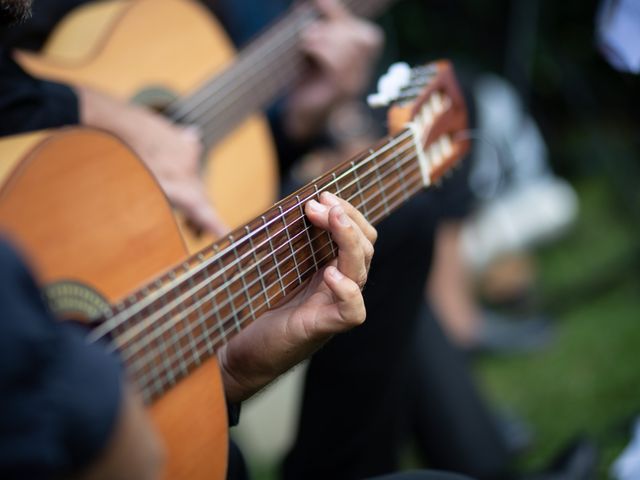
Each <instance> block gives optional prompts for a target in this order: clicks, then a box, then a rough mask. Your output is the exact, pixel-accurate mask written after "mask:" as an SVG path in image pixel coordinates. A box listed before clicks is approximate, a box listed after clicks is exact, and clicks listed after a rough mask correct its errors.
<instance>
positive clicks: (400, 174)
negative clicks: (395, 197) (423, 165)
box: [393, 147, 409, 201]
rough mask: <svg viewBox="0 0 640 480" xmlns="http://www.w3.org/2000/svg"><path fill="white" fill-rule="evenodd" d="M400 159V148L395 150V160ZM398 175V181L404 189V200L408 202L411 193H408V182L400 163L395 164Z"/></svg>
mask: <svg viewBox="0 0 640 480" xmlns="http://www.w3.org/2000/svg"><path fill="white" fill-rule="evenodd" d="M399 157H400V155H398V147H396V148H394V149H393V158H394V160H397V159H398V158H399ZM393 163H394V164H395V165H394V168H395V170H396V173H397V174H398V181H399V182H400V188H401V189H402V199H403V201H407V200H408V199H409V192H407V188H406V186H407V182H406V180H405V177H404V172H403V171H402V167H401V166H400V162H393Z"/></svg>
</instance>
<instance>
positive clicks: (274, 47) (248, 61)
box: [168, 0, 365, 123]
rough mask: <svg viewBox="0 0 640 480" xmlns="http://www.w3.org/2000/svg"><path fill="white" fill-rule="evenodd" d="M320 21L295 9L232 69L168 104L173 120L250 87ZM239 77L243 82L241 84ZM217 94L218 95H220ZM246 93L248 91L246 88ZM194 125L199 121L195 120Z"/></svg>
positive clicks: (311, 13)
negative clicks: (272, 58)
mask: <svg viewBox="0 0 640 480" xmlns="http://www.w3.org/2000/svg"><path fill="white" fill-rule="evenodd" d="M351 3H352V4H353V6H352V7H351V8H350V9H351V10H357V8H354V6H355V5H358V6H359V7H361V6H363V5H365V3H364V2H363V3H362V4H360V3H359V1H353V0H352V1H351ZM363 10H364V9H363ZM317 18H318V14H317V12H315V11H314V10H313V9H312V7H311V6H310V5H309V4H303V5H301V6H299V7H297V8H296V9H294V10H292V11H291V12H290V13H289V14H288V15H287V16H286V17H284V18H283V19H281V20H280V21H276V22H274V23H273V24H271V25H270V26H268V27H266V29H265V30H266V33H264V34H262V35H259V36H258V37H257V38H256V39H255V40H254V41H253V42H251V43H249V45H248V46H247V47H246V48H245V49H243V50H242V52H241V53H240V54H239V55H238V57H237V58H236V61H235V62H234V63H233V64H232V65H233V66H231V67H229V68H228V69H227V70H225V71H224V72H222V74H221V75H220V76H218V77H215V78H214V79H213V80H211V81H209V82H207V83H205V84H204V85H203V86H202V87H201V88H200V89H198V90H197V91H196V92H195V93H193V94H191V95H189V96H187V97H186V98H184V99H177V100H175V101H174V102H172V103H171V104H169V106H168V110H169V111H170V112H171V113H172V115H171V117H172V118H173V119H174V120H176V121H184V120H185V119H186V118H187V117H189V116H190V115H191V114H192V113H194V112H195V111H197V110H198V109H199V108H200V107H201V106H202V105H203V103H206V104H209V103H212V98H215V95H216V94H217V95H218V97H219V98H218V100H219V99H225V98H227V97H228V96H230V93H231V92H233V91H234V90H236V89H237V87H238V85H239V84H247V83H248V82H249V81H250V80H254V79H255V78H256V77H258V76H259V74H262V75H263V76H264V75H265V69H264V68H262V67H261V65H262V63H264V62H265V61H266V60H267V59H268V58H270V56H272V55H273V54H274V53H277V54H278V55H277V56H278V57H282V56H283V55H284V54H285V53H288V51H289V50H292V49H293V48H297V45H296V43H295V42H292V41H293V40H295V36H296V35H298V34H299V33H300V32H301V31H302V30H303V29H304V28H305V27H306V26H308V25H309V23H311V22H313V21H315V20H316V19H317ZM278 37H282V39H279V40H278V41H276V40H277V39H278ZM278 42H279V43H278ZM288 64H289V62H284V65H288ZM247 68H248V69H249V70H250V69H253V71H254V72H257V74H256V73H251V71H249V72H246V71H243V70H246V69H247ZM281 70H282V68H277V69H276V68H274V69H272V72H266V73H267V74H273V72H278V73H280V72H281ZM238 78H241V79H242V80H241V81H238V80H237V79H238ZM225 80H226V82H225ZM254 83H255V82H254ZM229 86H231V87H233V88H232V89H231V92H229V91H228V90H229ZM225 88H226V89H227V91H226V92H225V91H224V90H223V89H225ZM217 91H218V92H219V93H217ZM244 91H245V92H246V91H247V89H245V90H244ZM196 118H197V117H196ZM191 120H192V119H191ZM194 123H197V122H195V121H194Z"/></svg>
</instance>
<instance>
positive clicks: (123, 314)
mask: <svg viewBox="0 0 640 480" xmlns="http://www.w3.org/2000/svg"><path fill="white" fill-rule="evenodd" d="M411 135H412V133H411V131H409V130H405V131H403V132H402V133H401V134H400V135H398V136H396V137H394V138H393V139H392V140H391V141H389V142H388V143H387V144H386V145H385V146H384V147H382V148H380V149H379V150H378V151H376V152H372V153H371V154H370V155H369V156H368V157H366V158H364V159H362V160H359V161H358V163H356V161H353V162H352V164H353V165H352V167H351V168H349V169H348V170H346V171H344V172H342V173H341V174H340V176H337V177H336V178H335V179H333V180H331V181H330V182H329V183H327V184H326V185H323V186H322V188H321V189H320V188H319V189H318V190H317V191H316V192H314V193H313V194H312V195H309V196H307V197H305V198H304V199H303V201H307V200H309V199H311V198H312V197H314V196H315V195H317V194H319V193H321V192H322V191H324V190H325V189H326V188H328V187H330V186H332V185H333V184H335V183H336V182H337V181H339V180H342V179H343V177H344V176H346V175H348V174H350V173H353V172H354V171H356V170H358V169H360V168H362V167H364V166H366V165H367V164H369V163H371V162H372V161H373V160H375V159H377V158H378V157H379V156H380V155H382V154H383V153H386V152H387V151H388V150H389V149H390V148H393V147H395V146H397V145H398V144H400V143H401V142H403V141H404V140H406V139H408V138H410V137H411ZM326 178H327V176H326V175H325V176H323V177H320V178H319V179H317V181H316V183H318V182H320V181H323V180H325V179H326ZM285 200H286V199H285ZM282 202H284V200H283V201H281V202H280V203H282ZM296 207H297V205H296V206H295V207H291V208H289V209H288V210H286V211H284V212H283V213H281V214H276V215H275V216H274V217H273V218H272V219H270V220H269V221H267V222H266V223H265V224H264V225H261V226H260V227H257V228H256V229H255V230H253V231H251V233H249V234H246V235H245V236H243V237H240V238H238V239H237V240H233V241H232V242H230V244H229V245H226V246H225V247H224V249H222V250H220V251H219V252H216V254H215V255H212V256H211V257H210V258H208V259H206V260H204V261H202V262H200V263H199V264H198V265H196V266H195V267H193V268H192V269H191V270H189V272H187V273H188V274H189V275H186V274H185V275H181V276H180V277H179V278H177V279H176V280H173V281H170V282H167V283H165V284H164V285H162V286H161V287H160V288H158V289H157V290H155V291H153V292H151V293H150V294H149V295H145V297H144V298H142V299H140V300H139V301H136V302H135V303H134V304H132V305H130V306H128V307H126V308H125V309H124V310H121V311H118V312H117V313H116V312H115V311H114V310H116V309H119V308H123V307H124V306H123V305H122V303H119V304H117V305H115V306H113V307H110V308H109V310H108V311H107V312H105V315H109V314H111V315H113V316H111V317H110V318H108V319H107V320H106V321H105V322H104V323H102V324H101V325H100V326H99V327H96V329H94V330H93V332H91V334H90V336H89V341H95V340H98V339H100V338H102V337H104V336H105V335H106V334H108V333H110V332H111V331H112V330H113V329H114V328H116V327H117V326H118V325H120V324H121V323H123V322H124V321H126V320H128V319H129V318H130V317H132V316H133V315H135V314H136V313H138V312H139V311H141V310H142V309H143V308H145V307H147V306H149V304H151V303H152V302H155V301H156V300H157V299H158V298H159V297H160V296H162V295H164V294H165V293H166V292H167V291H168V290H171V289H173V288H175V287H176V286H177V285H180V284H183V283H185V282H187V281H188V280H189V277H190V276H193V275H196V274H198V273H199V272H200V271H202V270H203V269H205V268H208V267H209V266H210V265H212V264H213V263H215V262H216V261H218V260H219V259H220V258H221V257H222V256H223V255H225V254H226V253H228V252H229V251H230V250H231V249H232V248H236V247H237V246H238V245H239V244H240V243H242V242H246V241H247V240H248V239H250V238H253V237H255V236H256V235H258V234H260V233H261V232H262V231H263V230H265V229H267V228H268V227H269V225H271V224H273V223H274V222H276V221H278V220H280V219H281V218H282V217H283V216H284V215H286V214H287V213H289V212H290V211H291V210H292V209H293V208H296ZM273 210H274V209H273V208H272V209H271V210H270V211H269V212H272V211H273ZM269 212H267V214H268V213H269ZM267 233H268V231H267ZM209 248H211V247H209ZM206 250H207V249H205V250H203V252H204V251H206ZM134 295H135V294H134Z"/></svg>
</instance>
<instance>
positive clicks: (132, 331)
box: [116, 149, 411, 346]
mask: <svg viewBox="0 0 640 480" xmlns="http://www.w3.org/2000/svg"><path fill="white" fill-rule="evenodd" d="M406 150H407V149H405V150H403V151H402V152H400V154H404V153H405V152H406ZM405 159H406V157H405ZM408 161H411V159H408V160H406V161H404V160H403V161H402V162H401V163H398V166H403V165H404V164H406V163H407V162H408ZM388 163H389V162H387V163H386V164H384V165H381V167H384V166H385V165H387V164H388ZM389 172H391V173H393V172H395V170H389ZM387 176H388V175H387V174H385V177H384V178H386V177H387ZM376 183H379V181H378V180H374V181H373V182H371V183H369V184H367V185H366V186H365V187H361V188H360V190H359V191H357V192H356V194H359V193H360V192H361V191H362V190H363V189H367V188H371V186H372V185H374V184H376ZM353 185H354V182H351V183H350V184H349V185H346V186H344V187H343V188H342V189H341V190H346V189H348V188H350V187H352V186H353ZM376 196H377V194H376V195H373V196H372V197H370V199H373V198H375V197H376ZM370 199H369V200H370ZM301 206H302V202H300V203H298V204H297V207H298V208H297V209H299V208H301ZM297 209H296V210H297ZM305 218H306V217H305V216H299V217H297V218H295V219H294V220H292V221H291V222H290V224H289V226H288V227H287V228H290V227H291V226H293V225H294V224H296V223H297V222H299V221H300V220H303V222H304V219H305ZM309 229H310V227H309V228H305V229H303V230H302V231H301V232H299V233H298V234H297V235H300V234H304V233H306V232H307V231H308V230H309ZM284 231H285V228H282V229H280V230H279V231H278V232H276V233H275V234H271V233H269V234H270V235H271V239H274V238H276V237H277V236H278V235H281V234H282V233H283V232H284ZM323 235H324V233H321V234H320V235H316V236H315V237H314V238H313V239H312V240H311V242H313V241H315V240H317V239H318V238H320V237H321V236H323ZM268 242H269V239H265V241H263V242H262V243H260V244H259V245H257V246H252V248H251V250H250V251H248V252H246V253H245V254H243V256H242V257H238V258H237V259H236V260H234V262H233V263H230V264H228V265H226V266H225V268H224V269H221V270H229V267H235V266H236V265H238V266H240V265H241V263H242V261H243V260H245V259H247V258H251V257H252V256H253V258H255V255H253V252H258V251H259V250H260V248H261V247H267V243H268ZM287 246H288V244H287V243H284V244H282V245H279V246H278V247H277V248H276V249H272V251H271V253H268V255H267V256H265V257H263V258H262V259H261V260H259V261H258V262H257V263H255V262H254V260H253V258H251V261H252V262H254V263H252V264H251V266H250V267H249V268H250V269H253V268H255V267H259V266H260V265H262V262H263V261H265V260H269V261H270V259H271V257H273V258H275V259H276V260H277V257H276V253H277V252H278V251H279V250H280V249H282V248H286V247H287ZM277 266H279V264H276V263H275V262H274V268H275V267H277ZM249 268H247V269H245V271H241V272H236V273H235V274H233V275H234V277H233V278H231V279H229V280H226V281H224V283H222V284H221V285H219V286H217V287H215V288H216V290H213V291H212V290H211V286H212V284H213V283H214V281H213V280H212V278H214V276H211V277H205V278H204V279H203V280H202V281H201V282H199V283H197V284H196V285H193V286H191V288H190V289H189V290H187V291H185V292H181V294H180V296H179V297H176V298H175V299H174V300H172V301H171V303H167V304H165V305H164V306H163V307H161V308H160V309H159V310H157V311H155V312H153V314H152V315H151V316H149V317H147V318H145V319H144V322H141V323H138V324H137V325H135V326H133V327H131V328H129V329H127V330H126V332H123V334H119V335H118V336H117V337H116V338H118V339H119V340H120V341H119V342H118V346H122V345H125V344H126V343H128V342H129V341H132V340H134V339H135V338H136V336H137V335H139V334H141V333H144V332H145V331H146V330H147V329H148V328H150V327H151V326H152V325H153V324H154V323H155V322H157V321H159V320H164V319H166V315H168V314H170V313H171V312H172V311H173V310H174V309H175V308H177V307H179V306H180V305H182V304H183V303H184V302H185V301H186V300H187V299H188V298H190V297H192V296H194V295H197V294H199V293H201V292H202V291H203V290H205V289H209V291H210V293H211V294H212V295H214V296H217V295H219V294H220V293H221V292H222V291H224V290H225V289H228V288H229V286H230V285H232V284H233V283H235V282H237V281H238V280H240V278H241V277H242V275H243V274H244V273H246V271H248V270H249ZM204 273H206V272H204ZM221 273H224V272H221ZM270 273H271V271H269V273H268V274H270ZM268 274H266V275H265V274H263V275H262V276H261V277H259V278H258V279H257V280H264V278H266V276H267V275H268ZM219 278H220V275H219V274H218V272H216V275H215V279H219ZM223 278H224V277H223ZM253 283H255V282H253ZM234 299H235V297H234ZM202 304H203V303H202ZM202 304H201V305H202ZM201 305H200V306H201ZM125 333H126V335H127V336H126V337H125V338H124V339H123V336H124V335H125Z"/></svg>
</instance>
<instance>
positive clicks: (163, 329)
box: [0, 61, 468, 479]
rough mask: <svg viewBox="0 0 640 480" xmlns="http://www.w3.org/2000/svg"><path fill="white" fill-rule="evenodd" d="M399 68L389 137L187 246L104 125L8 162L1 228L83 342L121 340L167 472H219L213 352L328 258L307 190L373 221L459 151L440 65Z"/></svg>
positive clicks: (222, 420)
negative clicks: (85, 331)
mask: <svg viewBox="0 0 640 480" xmlns="http://www.w3.org/2000/svg"><path fill="white" fill-rule="evenodd" d="M405 77H406V78H404V80H403V81H402V82H401V83H402V84H403V86H402V87H400V84H399V83H398V81H397V80H394V81H392V82H390V83H392V84H394V85H395V87H394V91H393V92H391V94H389V92H387V93H385V94H384V95H383V97H384V98H385V99H387V100H389V99H391V100H393V99H395V101H394V103H393V106H392V107H391V108H390V109H389V124H390V125H391V135H390V136H389V137H388V138H386V139H384V140H383V141H381V142H380V143H379V144H378V145H376V146H375V147H374V148H372V149H370V150H369V151H367V152H364V153H363V154H361V155H360V156H358V157H356V158H354V159H353V160H351V161H348V162H346V163H344V164H341V165H339V166H338V167H336V168H335V169H333V170H331V171H329V172H328V173H327V174H325V175H323V176H321V177H319V178H317V179H315V180H314V181H313V182H312V183H310V184H308V185H307V186H305V187H304V188H302V189H301V190H299V191H297V192H295V193H294V194H292V195H290V196H289V197H287V198H285V199H284V200H282V201H280V202H279V203H277V204H276V205H275V206H273V207H272V208H270V209H268V210H267V211H266V212H264V214H262V215H260V216H258V217H257V218H255V219H254V220H252V221H251V222H249V223H247V224H246V225H244V226H242V227H241V228H238V229H236V230H235V231H233V232H232V233H231V234H229V235H228V236H226V237H225V238H222V239H220V240H218V241H217V242H215V243H213V244H211V245H210V246H208V247H206V248H205V249H203V250H201V251H200V252H198V253H197V254H195V255H191V256H190V255H188V253H187V250H186V248H185V245H184V243H183V239H182V236H181V234H180V231H179V230H178V228H177V226H176V222H175V220H174V217H173V215H172V212H171V208H170V206H169V205H168V204H167V202H166V199H165V197H164V194H163V193H162V191H161V190H160V188H159V186H158V185H157V183H156V182H155V180H154V178H153V177H152V176H151V175H150V174H149V172H148V171H147V169H146V168H145V167H144V165H143V164H142V163H141V162H140V161H138V159H137V158H136V157H135V155H134V154H133V153H132V152H131V151H130V150H128V149H127V148H126V147H125V146H124V145H123V144H122V143H120V142H119V141H118V140H117V139H115V138H113V137H111V136H110V135H108V134H106V133H104V132H100V131H93V130H84V129H68V130H65V131H61V132H59V133H58V134H56V135H53V136H51V137H49V138H48V139H47V140H45V141H44V142H42V143H41V144H40V145H38V146H37V147H36V148H35V149H34V150H33V151H32V152H31V153H29V154H28V155H27V156H26V157H25V158H24V159H23V160H22V161H21V162H20V163H19V165H17V167H16V168H15V169H14V170H13V171H12V172H11V173H10V175H9V179H8V180H7V182H5V184H4V185H3V187H2V189H1V190H0V232H2V235H4V236H6V237H8V238H9V239H10V240H11V241H12V242H13V243H14V244H15V245H16V246H17V247H18V248H19V249H20V250H21V251H22V252H23V254H24V255H25V256H26V257H27V259H28V260H29V261H30V263H31V265H32V267H33V269H34V271H35V274H36V276H37V278H38V279H39V282H40V283H41V285H42V286H43V290H44V292H45V294H46V297H47V299H48V300H49V303H50V304H51V306H52V308H53V310H54V311H56V312H57V313H58V314H59V316H60V317H61V318H69V317H72V318H78V319H85V320H88V321H90V322H91V325H92V330H91V333H90V340H91V341H97V340H100V339H102V340H105V341H107V342H108V345H109V348H112V349H117V350H118V352H119V354H120V357H121V359H122V361H123V363H124V364H125V365H126V368H127V373H128V377H129V379H130V381H131V382H132V384H134V385H135V386H136V387H137V388H138V390H139V392H140V393H141V394H142V396H143V398H144V400H145V402H146V403H147V404H148V406H149V411H150V414H151V416H152V419H153V421H154V423H155V425H156V426H157V429H158V431H159V432H160V434H161V436H162V438H163V440H164V442H165V445H166V449H167V452H168V463H167V466H166V472H165V478H170V479H199V478H202V479H204V478H207V479H221V478H224V473H225V462H226V458H227V451H226V449H227V437H226V435H227V422H226V408H225V403H224V393H223V391H222V387H221V384H220V375H219V372H218V370H217V364H216V356H215V353H216V349H217V348H218V347H219V346H221V345H222V344H224V343H225V342H228V341H229V340H230V339H231V338H233V337H234V336H235V335H236V334H238V333H239V332H241V331H242V329H243V328H244V327H246V326H247V325H249V324H250V323H251V322H253V321H260V318H259V317H260V315H261V314H262V313H264V312H265V311H266V310H268V309H269V308H270V307H271V306H273V305H274V304H276V303H278V302H279V301H280V300H282V299H283V298H284V297H287V296H289V295H292V294H293V293H294V292H296V291H297V289H298V287H299V286H300V285H302V284H304V283H305V282H306V281H307V280H308V279H309V278H310V277H311V276H312V275H313V274H314V273H315V272H317V271H318V270H320V269H322V268H323V266H324V265H325V264H326V263H327V262H328V261H330V260H331V259H332V258H334V257H335V255H336V251H335V248H334V244H333V242H332V240H331V238H330V236H329V235H328V234H327V233H326V232H323V231H321V230H318V229H317V228H315V227H313V226H311V224H310V223H309V222H308V221H307V219H306V217H305V215H304V213H303V206H304V204H305V202H307V201H308V200H310V199H312V198H316V197H317V196H318V194H319V193H320V192H322V191H325V190H327V191H331V192H333V193H335V194H336V195H338V196H340V197H342V198H344V199H346V200H348V201H350V202H351V203H352V204H353V205H354V206H355V207H357V208H358V209H359V210H360V211H361V212H362V213H363V214H364V215H365V216H366V218H367V219H368V220H369V221H370V222H372V223H373V224H376V223H378V222H379V221H381V220H382V219H384V218H385V217H387V216H388V215H390V214H391V213H392V212H393V211H394V210H396V209H397V208H399V207H400V206H401V205H403V204H404V203H405V202H406V201H408V200H409V199H410V198H411V197H412V196H413V195H415V194H417V193H418V192H419V191H421V190H422V189H423V188H424V187H427V186H429V185H431V184H432V183H434V182H435V181H437V180H438V179H439V178H440V177H441V176H442V175H443V174H444V172H445V171H446V170H447V169H448V168H450V167H451V166H452V165H453V164H455V163H456V161H457V160H458V159H459V158H460V157H461V156H462V155H463V154H464V153H465V152H466V150H467V149H468V142H467V141H466V140H465V139H464V138H462V133H461V132H462V131H463V129H464V128H466V111H465V106H464V103H463V99H462V97H461V95H460V92H459V89H458V86H457V83H456V80H455V78H454V74H453V71H452V68H451V66H450V64H449V63H448V62H445V61H441V62H437V63H433V64H429V65H427V66H424V67H420V68H416V69H414V70H412V71H410V72H408V74H407V75H405ZM387 83H389V82H387ZM167 265H174V267H172V268H171V269H170V270H168V271H167V270H166V268H167Z"/></svg>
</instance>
